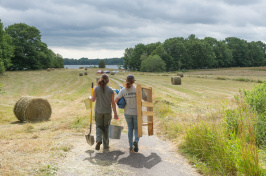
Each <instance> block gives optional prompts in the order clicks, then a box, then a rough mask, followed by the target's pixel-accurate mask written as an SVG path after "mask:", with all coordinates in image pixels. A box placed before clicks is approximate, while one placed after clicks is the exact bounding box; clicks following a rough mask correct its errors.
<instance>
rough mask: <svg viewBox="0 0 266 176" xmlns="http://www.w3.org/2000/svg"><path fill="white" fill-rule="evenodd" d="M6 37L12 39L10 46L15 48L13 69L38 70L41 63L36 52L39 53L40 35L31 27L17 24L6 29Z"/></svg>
mask: <svg viewBox="0 0 266 176" xmlns="http://www.w3.org/2000/svg"><path fill="white" fill-rule="evenodd" d="M6 32H7V34H8V35H10V36H11V37H12V44H13V46H14V47H15V57H13V58H12V63H13V64H14V66H15V67H17V68H19V69H22V68H23V67H26V68H28V69H39V68H41V63H40V61H39V60H38V59H39V58H38V54H37V52H39V51H41V43H42V42H41V34H40V31H39V30H38V29H37V28H36V27H33V26H28V25H27V24H24V23H17V24H13V25H10V26H8V27H7V28H6Z"/></svg>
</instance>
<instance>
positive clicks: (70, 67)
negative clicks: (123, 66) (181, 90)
mask: <svg viewBox="0 0 266 176" xmlns="http://www.w3.org/2000/svg"><path fill="white" fill-rule="evenodd" d="M90 66H92V67H93V66H94V65H65V66H64V67H65V68H66V67H67V68H69V69H79V67H90ZM95 66H96V67H98V65H95ZM105 68H109V69H118V65H105Z"/></svg>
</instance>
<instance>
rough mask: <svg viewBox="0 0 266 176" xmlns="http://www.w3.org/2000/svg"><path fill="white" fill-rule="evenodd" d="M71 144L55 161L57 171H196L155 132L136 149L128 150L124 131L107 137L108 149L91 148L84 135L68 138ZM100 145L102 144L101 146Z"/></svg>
mask: <svg viewBox="0 0 266 176" xmlns="http://www.w3.org/2000/svg"><path fill="white" fill-rule="evenodd" d="M69 142H71V143H72V145H73V146H74V148H73V149H72V150H71V151H70V152H69V153H68V155H67V157H66V158H65V160H63V161H62V163H60V165H59V170H58V172H57V174H58V175H60V176H61V175H62V176H76V175H77V176H78V175H95V174H96V175H155V176H156V175H158V176H159V175H175V176H190V175H199V174H198V173H197V172H196V170H195V169H194V168H193V167H192V166H191V165H189V164H188V162H187V160H186V159H185V158H184V157H183V156H181V155H180V154H178V153H177V152H176V151H175V149H174V148H173V147H172V146H173V145H172V144H171V143H170V142H169V141H162V140H160V139H159V138H158V137H156V136H146V135H145V136H143V137H142V138H140V142H139V145H140V146H139V149H140V151H139V153H132V152H129V151H128V139H127V134H125V133H122V135H121V139H120V140H117V139H110V150H109V151H103V150H102V149H100V150H99V151H96V150H94V147H95V144H94V145H93V146H89V145H88V144H87V143H86V141H85V138H84V136H75V137H74V138H73V139H71V141H69ZM101 147H102V146H101Z"/></svg>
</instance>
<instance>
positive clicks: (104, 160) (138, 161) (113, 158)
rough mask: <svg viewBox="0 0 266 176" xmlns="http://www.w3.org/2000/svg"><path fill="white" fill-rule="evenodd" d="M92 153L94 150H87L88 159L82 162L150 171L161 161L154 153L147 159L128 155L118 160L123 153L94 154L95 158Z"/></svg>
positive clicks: (138, 154)
mask: <svg viewBox="0 0 266 176" xmlns="http://www.w3.org/2000/svg"><path fill="white" fill-rule="evenodd" d="M94 152H95V151H94V150H87V151H86V153H88V154H89V157H87V158H85V159H84V160H87V161H89V162H91V163H92V164H97V165H101V166H110V165H112V164H114V163H117V164H125V165H129V166H130V167H133V168H147V169H151V168H152V167H154V166H155V165H157V164H158V163H160V162H161V161H162V160H161V157H159V156H158V155H157V154H156V153H151V154H150V155H149V156H147V157H146V156H144V155H143V154H141V153H130V154H129V155H127V156H126V157H122V158H119V157H120V156H121V155H124V154H125V152H121V151H119V150H116V151H111V152H105V153H96V154H95V156H93V154H94Z"/></svg>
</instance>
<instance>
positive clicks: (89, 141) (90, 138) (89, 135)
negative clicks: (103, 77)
mask: <svg viewBox="0 0 266 176" xmlns="http://www.w3.org/2000/svg"><path fill="white" fill-rule="evenodd" d="M92 95H93V82H92V83H91V96H92ZM88 101H89V100H88V99H87V100H85V105H86V108H88V106H87V105H88ZM90 109H91V114H90V132H89V134H85V138H86V141H87V143H88V144H89V145H93V144H94V136H92V135H91V124H92V101H90Z"/></svg>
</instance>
